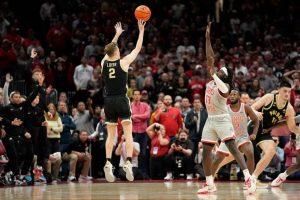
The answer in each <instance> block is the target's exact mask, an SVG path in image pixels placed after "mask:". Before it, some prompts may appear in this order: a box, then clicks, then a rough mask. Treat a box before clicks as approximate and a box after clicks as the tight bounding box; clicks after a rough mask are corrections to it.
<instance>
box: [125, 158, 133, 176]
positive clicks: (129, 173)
mask: <svg viewBox="0 0 300 200" xmlns="http://www.w3.org/2000/svg"><path fill="white" fill-rule="evenodd" d="M123 170H124V171H125V173H126V178H127V180H128V181H133V180H134V176H133V172H132V164H131V162H130V161H128V160H127V161H126V164H125V165H124V166H123Z"/></svg>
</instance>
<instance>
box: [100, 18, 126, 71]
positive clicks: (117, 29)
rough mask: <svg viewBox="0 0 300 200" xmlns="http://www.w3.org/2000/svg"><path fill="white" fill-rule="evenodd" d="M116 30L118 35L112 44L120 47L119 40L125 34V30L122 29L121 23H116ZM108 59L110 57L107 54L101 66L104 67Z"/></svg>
mask: <svg viewBox="0 0 300 200" xmlns="http://www.w3.org/2000/svg"><path fill="white" fill-rule="evenodd" d="M115 30H116V34H115V36H114V38H113V39H112V41H111V43H115V45H116V46H118V44H117V42H118V39H119V37H120V35H121V34H122V33H123V31H124V30H123V28H122V24H121V22H118V23H116V25H115ZM107 58H108V55H107V54H105V56H104V58H103V59H102V61H101V66H103V62H104V60H106V59H107Z"/></svg>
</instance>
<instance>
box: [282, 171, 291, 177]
mask: <svg viewBox="0 0 300 200" xmlns="http://www.w3.org/2000/svg"><path fill="white" fill-rule="evenodd" d="M288 176H289V175H288V174H287V173H286V171H285V172H283V173H282V174H281V177H282V178H284V179H286V178H287V177H288Z"/></svg>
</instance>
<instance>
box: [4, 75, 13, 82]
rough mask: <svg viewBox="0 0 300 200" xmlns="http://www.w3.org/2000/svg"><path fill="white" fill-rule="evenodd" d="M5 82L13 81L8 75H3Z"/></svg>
mask: <svg viewBox="0 0 300 200" xmlns="http://www.w3.org/2000/svg"><path fill="white" fill-rule="evenodd" d="M5 81H6V82H8V83H10V82H12V81H13V77H12V76H11V75H10V73H7V74H6V75H5Z"/></svg>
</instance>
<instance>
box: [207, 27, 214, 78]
mask: <svg viewBox="0 0 300 200" xmlns="http://www.w3.org/2000/svg"><path fill="white" fill-rule="evenodd" d="M210 29H211V22H209V23H208V25H207V27H206V33H205V38H206V42H205V52H206V59H207V71H208V72H210V75H211V76H212V75H213V74H214V73H215V70H214V63H215V54H214V51H213V49H212V46H211V41H210Z"/></svg>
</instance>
